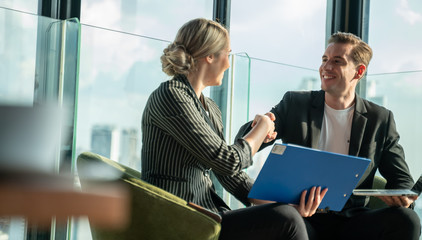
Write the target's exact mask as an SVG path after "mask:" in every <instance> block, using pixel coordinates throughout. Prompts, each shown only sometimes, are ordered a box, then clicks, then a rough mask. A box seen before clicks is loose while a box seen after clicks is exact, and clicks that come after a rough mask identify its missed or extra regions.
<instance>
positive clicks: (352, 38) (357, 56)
mask: <svg viewBox="0 0 422 240" xmlns="http://www.w3.org/2000/svg"><path fill="white" fill-rule="evenodd" d="M330 43H348V44H352V46H353V49H352V59H353V62H354V63H355V64H356V65H359V64H364V65H365V66H366V67H368V65H369V62H370V61H371V58H372V49H371V47H369V45H368V44H367V43H366V42H364V41H362V39H361V38H360V37H358V36H356V35H354V34H352V33H345V32H337V33H334V34H333V35H331V37H330V39H328V44H330Z"/></svg>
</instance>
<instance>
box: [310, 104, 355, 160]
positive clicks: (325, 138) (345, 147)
mask: <svg viewBox="0 0 422 240" xmlns="http://www.w3.org/2000/svg"><path fill="white" fill-rule="evenodd" d="M354 109H355V105H353V106H351V107H349V108H346V109H343V110H336V109H333V108H331V107H329V106H328V105H327V104H325V108H324V118H323V120H322V128H321V136H320V139H319V145H318V149H320V150H324V151H328V152H335V153H341V154H346V155H348V154H349V145H350V133H351V130H352V119H353V112H354Z"/></svg>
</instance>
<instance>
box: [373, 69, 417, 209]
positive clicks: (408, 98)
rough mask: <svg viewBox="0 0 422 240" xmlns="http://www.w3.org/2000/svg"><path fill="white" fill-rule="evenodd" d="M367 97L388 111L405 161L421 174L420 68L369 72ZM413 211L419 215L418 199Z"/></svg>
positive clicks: (414, 176) (413, 172) (414, 171)
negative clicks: (403, 70)
mask: <svg viewBox="0 0 422 240" xmlns="http://www.w3.org/2000/svg"><path fill="white" fill-rule="evenodd" d="M367 85H368V86H367V99H368V100H370V101H372V102H375V103H377V104H379V105H381V106H384V107H386V108H387V109H389V110H391V111H392V112H393V114H394V119H395V121H396V127H397V131H398V132H399V134H400V144H401V145H402V146H403V148H404V152H405V156H406V162H407V163H408V165H409V168H410V172H411V174H412V176H413V179H414V180H415V181H416V180H417V179H418V178H419V176H420V175H421V174H422V162H421V161H420V149H419V148H420V142H419V139H420V136H421V135H422V126H421V124H420V122H421V120H420V119H421V118H422V108H420V107H418V103H420V102H422V70H421V71H415V72H408V73H396V74H395V73H390V74H389V73H385V74H372V75H371V74H369V75H368V77H367ZM415 210H416V211H417V212H418V214H419V216H422V202H421V200H418V201H417V205H416V208H415Z"/></svg>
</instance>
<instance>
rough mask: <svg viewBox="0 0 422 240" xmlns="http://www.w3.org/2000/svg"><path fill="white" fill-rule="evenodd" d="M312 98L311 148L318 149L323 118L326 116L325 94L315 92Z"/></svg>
mask: <svg viewBox="0 0 422 240" xmlns="http://www.w3.org/2000/svg"><path fill="white" fill-rule="evenodd" d="M314 93H315V94H313V95H314V96H313V97H312V98H313V100H312V105H311V110H310V113H309V114H310V126H311V129H310V131H311V142H310V144H309V145H310V146H311V148H318V144H319V138H320V135H321V126H322V118H323V116H324V102H325V92H324V91H318V92H314Z"/></svg>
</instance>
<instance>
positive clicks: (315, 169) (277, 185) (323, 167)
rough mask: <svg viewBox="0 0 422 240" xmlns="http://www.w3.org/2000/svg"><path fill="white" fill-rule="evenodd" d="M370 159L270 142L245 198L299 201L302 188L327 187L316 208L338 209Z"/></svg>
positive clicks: (351, 190) (295, 202)
mask: <svg viewBox="0 0 422 240" xmlns="http://www.w3.org/2000/svg"><path fill="white" fill-rule="evenodd" d="M370 162H371V161H370V160H369V159H366V158H361V157H354V156H349V155H343V154H337V153H331V152H325V151H321V150H316V149H312V148H306V147H302V146H298V145H291V144H278V143H276V144H274V146H273V148H272V150H271V152H270V154H269V155H268V158H267V160H266V162H265V164H264V166H263V167H262V169H261V171H260V173H259V175H258V177H257V179H256V181H255V183H254V185H253V186H252V189H251V191H250V192H249V198H256V199H262V200H271V201H276V202H283V203H291V204H299V201H300V195H301V193H302V191H303V190H305V189H307V190H308V192H309V189H311V188H312V187H313V186H321V187H322V189H324V188H326V187H328V192H327V194H326V195H325V197H324V199H323V200H322V202H321V204H320V206H319V208H322V209H329V210H332V211H341V210H342V209H343V207H344V205H345V204H346V202H347V200H348V199H349V198H350V196H351V195H352V192H353V189H354V188H355V187H356V185H357V184H358V182H359V180H360V178H361V177H362V175H363V174H364V172H365V170H366V168H367V167H368V165H369V163H370Z"/></svg>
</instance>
